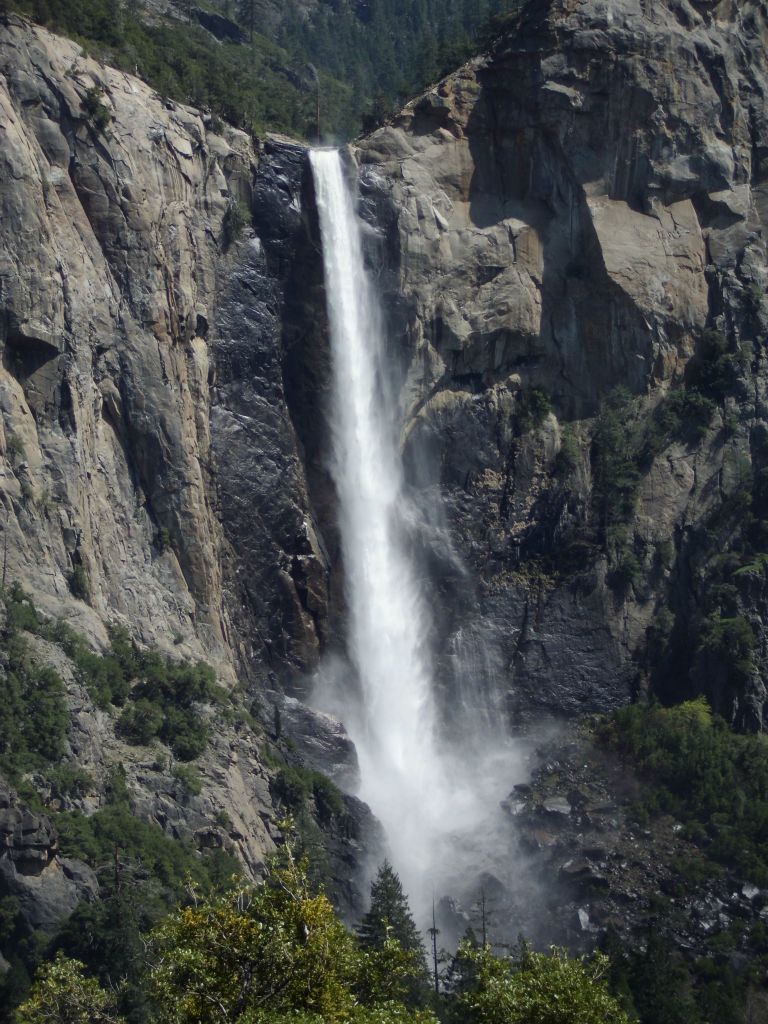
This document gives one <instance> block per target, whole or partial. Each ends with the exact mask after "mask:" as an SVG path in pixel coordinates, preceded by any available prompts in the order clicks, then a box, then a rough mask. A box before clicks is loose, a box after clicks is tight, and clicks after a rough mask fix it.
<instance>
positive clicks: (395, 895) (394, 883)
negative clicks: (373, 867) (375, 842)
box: [357, 860, 424, 957]
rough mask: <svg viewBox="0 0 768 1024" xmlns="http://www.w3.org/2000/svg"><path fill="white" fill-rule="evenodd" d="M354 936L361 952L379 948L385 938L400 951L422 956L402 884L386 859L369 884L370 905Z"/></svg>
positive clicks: (422, 946)
mask: <svg viewBox="0 0 768 1024" xmlns="http://www.w3.org/2000/svg"><path fill="white" fill-rule="evenodd" d="M357 934H358V938H359V939H360V945H361V946H362V947H363V949H383V948H384V945H385V943H386V941H387V939H396V940H397V941H398V942H399V943H400V945H401V946H402V947H403V949H411V950H415V951H416V952H419V953H421V955H422V957H423V955H424V943H423V941H422V938H421V935H420V934H419V930H418V928H417V927H416V923H415V921H414V920H413V915H412V914H411V910H410V907H409V906H408V899H407V897H406V895H405V892H404V891H403V885H402V882H401V881H400V878H399V877H398V875H397V872H396V871H395V870H394V868H393V867H392V865H391V864H390V863H389V861H388V860H385V861H384V863H383V864H382V865H381V867H380V868H379V870H378V873H377V875H376V878H375V879H374V880H373V882H372V883H371V905H370V908H369V910H368V912H367V913H366V914H365V916H364V917H363V920H362V922H361V924H360V928H359V929H358V933H357Z"/></svg>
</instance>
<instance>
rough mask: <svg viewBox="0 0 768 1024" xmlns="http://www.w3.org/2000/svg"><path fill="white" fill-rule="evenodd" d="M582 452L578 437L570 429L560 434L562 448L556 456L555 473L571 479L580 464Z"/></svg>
mask: <svg viewBox="0 0 768 1024" xmlns="http://www.w3.org/2000/svg"><path fill="white" fill-rule="evenodd" d="M580 455H581V450H580V448H579V442H578V440H577V439H576V435H575V434H574V432H573V430H571V429H570V428H569V427H564V428H563V430H562V432H561V434H560V448H559V450H558V452H557V455H556V456H555V463H554V467H553V468H554V472H555V475H556V476H559V477H569V476H570V475H571V473H573V471H574V470H575V469H576V467H577V466H578V464H579V458H580Z"/></svg>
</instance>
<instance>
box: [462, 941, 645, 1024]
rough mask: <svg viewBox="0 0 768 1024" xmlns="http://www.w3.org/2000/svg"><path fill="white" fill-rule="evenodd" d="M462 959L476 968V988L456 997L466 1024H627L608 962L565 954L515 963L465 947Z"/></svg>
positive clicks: (526, 954) (524, 955) (524, 956)
mask: <svg viewBox="0 0 768 1024" xmlns="http://www.w3.org/2000/svg"><path fill="white" fill-rule="evenodd" d="M459 954H460V956H461V958H462V960H463V961H464V962H465V964H466V965H467V967H469V966H470V965H471V966H472V967H473V968H474V979H473V984H472V985H471V986H470V987H469V988H468V989H467V990H466V991H463V992H461V993H460V994H459V996H458V997H457V1011H458V1013H457V1019H458V1020H461V1021H462V1022H463V1024H628V1018H627V1016H626V1014H625V1013H624V1011H623V1010H622V1009H621V1007H620V1006H619V1004H618V1002H617V1001H616V1000H615V999H614V998H613V996H612V995H611V994H610V992H609V991H608V986H607V981H606V972H607V969H608V958H607V957H606V956H604V955H603V954H600V953H598V954H596V955H595V956H594V957H593V958H592V959H590V960H588V959H586V958H584V957H580V958H575V959H572V958H570V957H569V956H568V954H567V952H566V951H565V950H563V949H557V948H553V949H552V950H551V951H550V953H549V954H545V953H533V952H531V951H530V950H529V949H528V948H527V947H526V946H524V947H523V949H522V952H521V954H520V956H519V957H518V958H517V959H515V960H512V959H510V958H508V957H497V956H495V955H494V954H493V953H492V952H491V950H490V948H489V947H488V946H485V947H476V946H473V945H472V944H471V942H467V941H465V942H463V943H462V944H461V947H460V949H459Z"/></svg>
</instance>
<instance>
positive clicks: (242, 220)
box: [221, 199, 251, 252]
mask: <svg viewBox="0 0 768 1024" xmlns="http://www.w3.org/2000/svg"><path fill="white" fill-rule="evenodd" d="M250 221H251V214H250V211H249V210H248V207H247V206H246V205H245V204H244V203H241V202H238V201H237V200H234V199H232V200H230V201H229V203H228V204H227V208H226V210H225V211H224V219H223V220H222V222H221V235H222V245H223V248H224V251H225V252H226V251H227V249H229V247H230V246H231V245H232V243H233V242H236V241H237V239H238V238H239V237H240V233H241V231H242V230H243V228H244V227H245V226H246V224H249V223H250Z"/></svg>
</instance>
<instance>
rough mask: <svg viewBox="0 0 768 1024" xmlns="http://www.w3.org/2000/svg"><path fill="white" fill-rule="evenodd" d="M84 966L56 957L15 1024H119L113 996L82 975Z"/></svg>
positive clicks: (37, 981)
mask: <svg viewBox="0 0 768 1024" xmlns="http://www.w3.org/2000/svg"><path fill="white" fill-rule="evenodd" d="M84 968H85V964H83V963H81V962H80V961H78V960H70V959H68V958H67V957H63V956H57V957H56V959H55V960H54V961H53V962H52V963H47V964H44V965H43V966H42V967H41V968H40V970H39V971H38V974H37V977H36V978H35V983H34V985H33V986H32V991H31V993H30V996H29V999H27V1000H26V1001H25V1002H24V1003H23V1004H22V1005H21V1006H20V1007H19V1008H18V1009H17V1010H16V1017H15V1020H16V1024H119V1022H120V1021H121V1019H122V1018H120V1017H118V1015H117V1013H116V1009H115V1004H114V1000H113V998H112V996H111V995H110V994H109V993H107V992H105V991H104V989H102V988H101V986H100V985H99V983H98V982H97V981H96V980H95V979H94V978H88V977H86V976H85V974H84V973H83V971H84Z"/></svg>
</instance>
